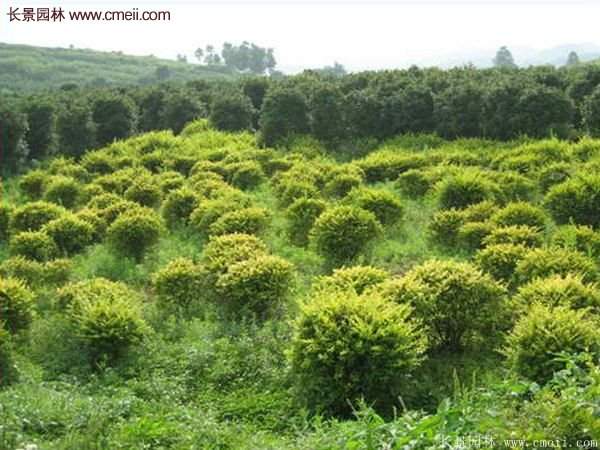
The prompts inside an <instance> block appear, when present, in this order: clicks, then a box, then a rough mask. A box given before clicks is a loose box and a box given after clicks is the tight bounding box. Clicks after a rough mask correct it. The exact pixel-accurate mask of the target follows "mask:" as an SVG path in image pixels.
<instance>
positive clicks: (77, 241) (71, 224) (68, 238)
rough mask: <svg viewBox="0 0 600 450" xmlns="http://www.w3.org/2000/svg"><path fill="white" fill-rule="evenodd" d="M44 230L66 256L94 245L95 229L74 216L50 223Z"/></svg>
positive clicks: (69, 215)
mask: <svg viewBox="0 0 600 450" xmlns="http://www.w3.org/2000/svg"><path fill="white" fill-rule="evenodd" d="M42 230H43V231H44V232H45V233H47V234H48V236H50V237H51V238H52V240H53V241H54V242H55V243H56V246H57V247H58V249H59V250H60V251H61V252H62V253H63V254H65V255H72V254H75V253H78V252H80V251H82V250H83V249H84V248H85V247H86V246H87V245H89V244H91V243H92V239H93V233H94V229H93V227H92V225H90V224H89V223H88V222H86V221H85V220H83V219H81V218H80V217H78V216H76V215H74V214H65V215H63V216H62V217H60V218H58V219H54V220H52V221H51V222H48V223H47V224H46V225H44V227H43V228H42Z"/></svg>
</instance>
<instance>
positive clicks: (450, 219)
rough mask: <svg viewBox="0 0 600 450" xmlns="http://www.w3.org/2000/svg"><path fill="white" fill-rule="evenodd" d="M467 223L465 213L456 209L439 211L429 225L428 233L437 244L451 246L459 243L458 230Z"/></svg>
mask: <svg viewBox="0 0 600 450" xmlns="http://www.w3.org/2000/svg"><path fill="white" fill-rule="evenodd" d="M464 223H465V218H464V214H463V213H462V212H461V211H458V210H456V209H449V210H444V211H437V212H436V213H434V215H433V216H432V218H431V221H430V222H429V224H428V225H427V235H428V237H429V239H430V240H431V241H432V242H433V243H434V244H436V245H439V246H441V247H446V248H451V247H454V246H455V245H457V243H458V232H459V230H460V229H461V227H462V226H463V225H464Z"/></svg>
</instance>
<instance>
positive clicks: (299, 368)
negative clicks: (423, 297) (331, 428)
mask: <svg viewBox="0 0 600 450" xmlns="http://www.w3.org/2000/svg"><path fill="white" fill-rule="evenodd" d="M410 315H411V308H410V307H409V306H408V305H398V304H394V303H391V302H388V301H385V300H382V299H381V298H379V297H377V296H374V295H373V296H369V297H368V298H364V297H359V296H358V295H356V294H354V293H351V292H327V293H324V294H323V295H320V296H318V297H317V298H315V299H313V300H312V301H311V302H309V303H306V304H304V305H302V310H301V314H300V317H299V318H298V319H297V320H296V322H295V327H294V328H295V332H294V336H293V339H292V343H291V350H290V353H289V357H290V362H291V366H292V373H293V375H294V376H295V380H296V383H297V389H298V393H299V395H300V397H301V398H302V399H303V401H304V402H306V403H307V404H308V406H309V407H310V408H311V409H313V410H317V411H322V412H325V413H327V414H331V415H335V416H350V415H351V413H352V411H353V405H355V404H356V402H358V401H359V400H362V399H364V400H365V401H366V402H368V404H369V405H372V406H374V407H375V408H376V409H377V410H379V411H385V412H390V411H391V409H392V407H393V406H395V399H396V398H398V396H399V395H401V394H402V393H404V392H406V389H407V379H408V376H409V374H410V373H411V372H412V371H413V370H414V369H415V368H416V367H418V365H419V364H420V363H421V361H422V359H423V357H424V352H425V350H426V348H427V340H426V337H425V336H424V335H423V334H422V332H421V331H420V330H419V326H418V323H416V322H414V321H412V320H410V319H409V316H410Z"/></svg>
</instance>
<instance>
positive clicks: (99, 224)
mask: <svg viewBox="0 0 600 450" xmlns="http://www.w3.org/2000/svg"><path fill="white" fill-rule="evenodd" d="M75 217H77V218H78V219H79V220H82V221H83V222H85V223H87V224H88V225H89V226H90V227H91V229H92V235H91V242H90V244H91V243H97V242H100V241H101V240H102V239H104V235H105V234H106V228H107V226H108V224H107V221H106V219H105V218H104V217H103V216H102V212H101V211H99V210H96V209H92V208H84V209H80V210H79V211H77V212H76V213H75Z"/></svg>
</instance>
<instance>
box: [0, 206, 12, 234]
mask: <svg viewBox="0 0 600 450" xmlns="http://www.w3.org/2000/svg"><path fill="white" fill-rule="evenodd" d="M12 214H13V208H12V207H11V206H10V205H6V204H4V203H0V242H3V241H7V240H8V236H9V233H10V217H11V216H12Z"/></svg>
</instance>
